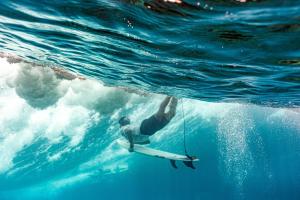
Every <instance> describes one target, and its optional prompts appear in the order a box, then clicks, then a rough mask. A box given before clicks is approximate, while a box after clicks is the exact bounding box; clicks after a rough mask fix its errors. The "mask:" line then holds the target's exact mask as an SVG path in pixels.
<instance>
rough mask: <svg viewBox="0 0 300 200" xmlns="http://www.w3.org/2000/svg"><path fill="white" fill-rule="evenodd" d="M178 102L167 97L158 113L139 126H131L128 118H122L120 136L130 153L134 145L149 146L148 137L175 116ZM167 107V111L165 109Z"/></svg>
mask: <svg viewBox="0 0 300 200" xmlns="http://www.w3.org/2000/svg"><path fill="white" fill-rule="evenodd" d="M177 103H178V100H177V99H176V98H175V97H170V96H167V97H166V98H165V99H164V100H163V101H162V102H161V104H160V106H159V109H158V111H157V112H156V113H155V114H153V115H152V116H150V117H149V118H147V119H144V120H143V121H142V122H141V124H140V125H138V126H133V125H131V121H130V119H129V117H127V116H123V117H121V118H120V120H119V124H120V128H121V134H122V136H124V137H125V138H126V139H127V140H128V141H129V143H130V148H129V151H130V152H132V151H133V148H134V144H149V143H150V140H149V137H150V136H151V135H154V134H155V133H156V132H157V131H159V130H161V129H162V128H164V127H165V126H166V125H167V124H168V123H169V122H170V121H171V120H172V118H173V117H174V116H175V114H176V107H177ZM168 105H169V110H168V111H167V112H166V108H167V106H168Z"/></svg>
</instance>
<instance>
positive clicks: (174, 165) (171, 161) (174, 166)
mask: <svg viewBox="0 0 300 200" xmlns="http://www.w3.org/2000/svg"><path fill="white" fill-rule="evenodd" d="M170 163H171V165H172V167H173V168H175V169H178V167H177V165H176V161H175V160H170Z"/></svg>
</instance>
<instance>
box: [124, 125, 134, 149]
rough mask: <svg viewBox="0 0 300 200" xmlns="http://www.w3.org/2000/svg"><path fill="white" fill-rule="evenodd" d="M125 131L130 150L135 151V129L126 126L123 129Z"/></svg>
mask: <svg viewBox="0 0 300 200" xmlns="http://www.w3.org/2000/svg"><path fill="white" fill-rule="evenodd" d="M123 133H124V136H125V138H126V139H127V140H128V142H129V143H130V147H129V149H128V151H130V152H132V151H133V147H134V142H133V130H132V129H131V128H125V129H123Z"/></svg>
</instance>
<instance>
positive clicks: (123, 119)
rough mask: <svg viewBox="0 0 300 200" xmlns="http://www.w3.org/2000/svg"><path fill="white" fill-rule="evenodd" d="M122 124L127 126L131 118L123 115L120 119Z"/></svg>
mask: <svg viewBox="0 0 300 200" xmlns="http://www.w3.org/2000/svg"><path fill="white" fill-rule="evenodd" d="M119 124H120V126H126V125H128V124H130V119H129V118H128V117H127V116H123V117H121V118H120V119H119Z"/></svg>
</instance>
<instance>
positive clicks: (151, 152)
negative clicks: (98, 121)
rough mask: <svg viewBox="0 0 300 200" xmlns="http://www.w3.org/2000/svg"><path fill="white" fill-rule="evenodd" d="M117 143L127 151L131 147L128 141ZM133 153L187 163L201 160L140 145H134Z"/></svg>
mask: <svg viewBox="0 0 300 200" xmlns="http://www.w3.org/2000/svg"><path fill="white" fill-rule="evenodd" d="M117 143H118V144H119V145H120V146H122V147H123V148H125V149H129V147H130V144H129V142H128V141H126V140H123V139H118V140H117ZM133 151H134V152H137V153H140V154H144V155H147V156H152V157H158V158H165V159H169V160H179V161H185V162H193V161H198V160H199V159H198V158H194V159H190V158H188V157H187V156H185V155H180V154H175V153H170V152H166V151H160V150H156V149H152V148H150V147H146V146H144V145H140V144H134V149H133Z"/></svg>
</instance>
